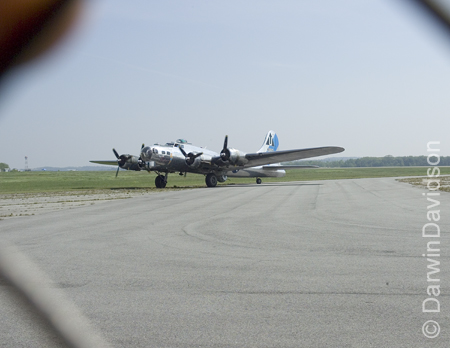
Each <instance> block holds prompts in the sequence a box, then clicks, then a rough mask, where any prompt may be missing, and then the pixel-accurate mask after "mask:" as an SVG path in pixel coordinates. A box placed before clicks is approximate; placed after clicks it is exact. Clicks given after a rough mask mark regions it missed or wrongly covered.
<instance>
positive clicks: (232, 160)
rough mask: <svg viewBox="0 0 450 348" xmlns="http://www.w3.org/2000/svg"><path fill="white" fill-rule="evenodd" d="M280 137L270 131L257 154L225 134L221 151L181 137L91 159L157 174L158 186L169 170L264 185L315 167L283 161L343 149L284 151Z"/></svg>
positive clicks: (213, 183)
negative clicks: (291, 172)
mask: <svg viewBox="0 0 450 348" xmlns="http://www.w3.org/2000/svg"><path fill="white" fill-rule="evenodd" d="M278 145H279V142H278V136H277V135H276V134H275V132H274V131H269V132H268V133H267V135H266V137H265V139H264V142H263V145H262V146H261V148H260V149H259V150H258V151H257V152H254V153H245V152H242V151H240V150H236V149H233V148H229V147H228V136H225V141H224V144H223V149H222V151H220V153H217V152H214V151H210V150H207V149H205V148H203V147H198V146H194V145H192V144H191V143H188V142H187V141H186V140H183V139H178V140H177V141H175V142H170V143H167V144H165V145H161V144H155V145H153V146H145V145H144V144H142V147H141V153H140V156H133V155H128V154H124V155H119V154H118V153H117V151H116V150H115V149H113V152H114V155H115V156H116V158H117V160H116V161H90V162H92V163H98V164H105V165H114V166H118V167H117V172H116V176H117V174H118V172H119V169H120V168H122V169H127V170H136V171H140V170H147V171H148V172H151V171H153V172H155V173H157V177H156V179H155V185H156V187H158V188H164V187H166V184H167V179H168V176H169V173H176V172H178V173H179V174H180V175H183V174H184V175H186V173H195V174H203V175H205V182H206V185H207V186H208V187H215V186H216V185H217V182H225V181H226V180H227V178H228V177H254V178H256V183H258V184H261V182H262V180H261V178H263V177H283V176H285V175H286V172H285V169H289V168H313V167H316V166H301V165H291V166H289V165H281V164H280V162H287V161H294V160H299V159H303V158H310V157H317V156H323V155H330V154H334V153H339V152H342V151H344V148H342V147H337V146H326V147H315V148H310V149H297V150H284V151H277V149H278Z"/></svg>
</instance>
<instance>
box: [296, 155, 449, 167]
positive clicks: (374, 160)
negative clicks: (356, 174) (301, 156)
mask: <svg viewBox="0 0 450 348" xmlns="http://www.w3.org/2000/svg"><path fill="white" fill-rule="evenodd" d="M431 161H432V162H433V163H435V162H436V161H437V158H436V157H433V158H431ZM289 164H297V165H314V166H319V167H326V168H336V167H338V168H339V167H422V166H429V165H430V164H429V163H428V161H427V156H400V157H394V156H390V155H388V156H384V157H360V158H350V159H346V160H336V161H333V160H331V159H330V160H326V161H324V160H311V161H310V160H300V161H293V162H290V163H289ZM438 165H439V166H450V156H445V157H440V161H439V164H438Z"/></svg>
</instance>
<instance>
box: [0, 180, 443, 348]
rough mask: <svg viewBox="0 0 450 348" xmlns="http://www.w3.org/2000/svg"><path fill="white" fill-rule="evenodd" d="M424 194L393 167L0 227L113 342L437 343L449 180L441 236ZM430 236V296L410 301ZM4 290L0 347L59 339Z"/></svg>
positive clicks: (422, 276)
mask: <svg viewBox="0 0 450 348" xmlns="http://www.w3.org/2000/svg"><path fill="white" fill-rule="evenodd" d="M423 192H426V191H425V190H423V189H418V188H415V187H412V186H410V185H408V184H405V183H399V182H396V181H395V179H393V178H382V179H356V180H330V181H311V182H289V183H277V184H262V185H256V184H255V185H236V186H222V187H216V188H204V189H192V190H182V191H171V192H164V193H159V194H149V195H143V196H140V197H136V198H132V199H126V200H115V201H111V202H105V203H101V204H95V205H90V206H82V207H79V208H75V209H70V210H61V211H57V212H51V213H45V214H41V215H35V216H26V217H20V218H14V219H8V220H4V221H0V238H1V239H2V240H6V241H9V242H10V243H13V244H14V245H16V246H17V247H18V248H19V250H21V251H22V252H23V253H25V254H26V255H28V256H29V257H31V258H32V259H33V260H34V261H35V262H36V264H37V265H38V266H39V267H40V268H41V269H42V270H43V271H44V272H45V273H47V275H48V276H49V277H50V278H51V279H52V281H53V282H52V283H51V284H48V285H45V286H47V287H52V288H57V289H59V290H62V291H63V292H64V293H65V294H66V295H67V296H68V297H69V298H70V299H71V300H72V301H73V302H74V303H75V304H76V305H77V306H78V308H79V309H80V310H81V311H82V312H83V313H84V314H85V315H86V316H87V317H88V318H89V319H90V320H91V321H92V323H93V325H94V326H95V328H96V329H97V330H98V331H99V332H101V333H102V334H103V335H104V336H105V338H106V339H107V340H108V341H109V342H110V343H111V344H112V345H113V346H114V347H174V348H178V347H180V348H181V347H214V348H223V347H274V348H275V347H277V348H279V347H408V348H409V347H448V342H450V333H449V332H450V325H449V324H450V318H449V314H450V311H449V306H450V303H449V293H448V289H449V280H450V272H449V268H450V264H449V257H448V255H449V254H448V250H449V235H448V232H449V230H450V229H449V227H450V221H449V216H450V194H448V193H441V195H440V196H439V197H438V199H439V202H440V206H439V207H438V208H437V209H440V211H441V219H440V221H439V222H438V225H439V226H440V230H441V236H440V238H423V237H422V228H423V226H424V225H425V224H426V223H427V222H429V221H428V220H427V211H428V209H427V206H428V205H429V204H430V203H429V202H427V200H426V197H425V196H423V195H422V193H423ZM430 240H434V241H439V242H440V244H439V245H438V247H440V249H441V252H440V255H441V256H439V257H435V259H437V260H439V261H440V266H438V267H439V269H440V272H439V273H437V274H434V275H433V276H432V277H433V278H435V279H436V278H437V279H439V282H435V283H434V284H440V285H441V291H442V294H441V295H440V296H438V297H435V298H436V299H437V300H438V301H439V303H440V312H436V313H423V311H422V303H423V301H424V300H425V299H427V298H429V297H430V296H429V295H428V294H427V285H430V282H427V272H428V271H429V269H427V265H428V262H427V259H426V258H424V257H422V254H424V253H426V252H427V250H426V249H427V242H428V241H430ZM435 246H436V245H435ZM37 286H44V285H37ZM10 292H11V288H10V287H9V286H7V285H5V283H2V281H1V280H0V347H2V346H4V347H30V346H33V347H40V346H50V345H51V344H53V343H54V345H55V346H58V341H57V340H56V339H55V338H54V335H53V334H52V333H48V332H46V330H44V329H42V328H40V327H36V321H35V320H34V319H33V318H34V317H33V316H32V315H30V314H29V310H28V309H23V308H22V307H20V306H18V305H17V301H16V299H15V298H14V297H12V296H11V294H10ZM428 320H435V321H436V322H437V323H439V325H440V330H441V331H440V334H439V336H438V337H436V338H426V337H425V336H424V334H423V333H422V327H423V324H424V323H425V322H426V321H428ZM30 343H31V344H30Z"/></svg>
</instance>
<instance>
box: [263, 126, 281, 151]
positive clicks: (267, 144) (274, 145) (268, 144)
mask: <svg viewBox="0 0 450 348" xmlns="http://www.w3.org/2000/svg"><path fill="white" fill-rule="evenodd" d="M278 144H279V143H278V136H277V135H276V134H275V132H274V131H272V130H271V131H269V132H268V133H267V134H266V137H265V138H264V142H263V144H262V146H261V148H260V149H259V150H258V153H259V152H270V151H277V149H278Z"/></svg>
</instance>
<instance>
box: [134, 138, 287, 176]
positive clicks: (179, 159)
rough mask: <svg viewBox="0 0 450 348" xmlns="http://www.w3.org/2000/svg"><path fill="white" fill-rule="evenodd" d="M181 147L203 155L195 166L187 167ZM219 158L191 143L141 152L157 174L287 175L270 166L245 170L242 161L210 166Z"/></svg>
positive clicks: (164, 146) (147, 165) (149, 166)
mask: <svg viewBox="0 0 450 348" xmlns="http://www.w3.org/2000/svg"><path fill="white" fill-rule="evenodd" d="M180 146H181V147H182V148H183V150H184V151H185V152H186V153H193V154H198V153H202V155H201V156H199V157H197V158H196V161H195V162H194V164H193V165H187V164H186V158H185V156H184V155H183V154H182V153H181V151H180V149H179V147H180ZM240 154H241V156H242V157H244V156H245V153H243V152H240ZM218 156H219V153H217V152H215V151H211V150H208V149H205V148H203V147H199V146H194V145H192V144H189V143H184V144H180V143H167V144H164V145H161V144H155V145H152V146H148V147H145V148H144V149H143V150H142V152H141V158H142V159H143V160H144V162H145V169H147V170H149V171H155V172H169V173H174V172H180V173H199V174H208V173H214V174H216V175H217V176H229V177H283V176H285V175H286V172H285V171H284V170H282V169H273V170H271V169H270V166H265V168H263V166H257V167H250V168H244V164H245V161H241V163H240V164H239V165H230V166H226V167H223V168H217V167H213V166H209V165H208V163H211V159H212V158H213V157H218ZM268 167H269V168H268Z"/></svg>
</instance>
